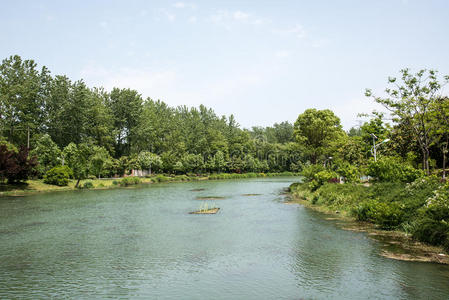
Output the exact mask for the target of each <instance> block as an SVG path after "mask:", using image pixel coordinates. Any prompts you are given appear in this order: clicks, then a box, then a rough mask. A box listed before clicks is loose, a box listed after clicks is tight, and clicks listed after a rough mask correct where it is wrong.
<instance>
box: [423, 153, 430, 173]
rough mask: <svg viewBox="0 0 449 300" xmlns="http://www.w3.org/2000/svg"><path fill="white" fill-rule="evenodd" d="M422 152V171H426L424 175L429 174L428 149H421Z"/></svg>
mask: <svg viewBox="0 0 449 300" xmlns="http://www.w3.org/2000/svg"><path fill="white" fill-rule="evenodd" d="M422 154H423V158H422V164H423V170H424V172H426V175H429V174H430V167H429V156H430V154H429V149H423V151H422Z"/></svg>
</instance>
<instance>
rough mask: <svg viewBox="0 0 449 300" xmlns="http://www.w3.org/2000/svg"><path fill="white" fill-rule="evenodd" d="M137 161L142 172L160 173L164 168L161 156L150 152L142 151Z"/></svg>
mask: <svg viewBox="0 0 449 300" xmlns="http://www.w3.org/2000/svg"><path fill="white" fill-rule="evenodd" d="M137 161H138V163H139V165H140V168H141V169H142V170H152V171H155V172H157V171H160V170H161V168H162V164H163V162H162V159H161V158H160V157H159V155H157V154H154V153H151V152H149V151H141V152H140V153H139V155H138V156H137Z"/></svg>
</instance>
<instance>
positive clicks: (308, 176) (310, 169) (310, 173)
mask: <svg viewBox="0 0 449 300" xmlns="http://www.w3.org/2000/svg"><path fill="white" fill-rule="evenodd" d="M323 170H325V168H324V167H323V166H322V165H321V164H316V165H306V166H304V168H303V169H302V171H301V176H303V177H304V181H306V182H309V181H312V180H313V179H314V178H315V174H316V173H318V172H320V171H323Z"/></svg>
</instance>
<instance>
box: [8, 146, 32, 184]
mask: <svg viewBox="0 0 449 300" xmlns="http://www.w3.org/2000/svg"><path fill="white" fill-rule="evenodd" d="M37 164H38V163H37V159H36V157H29V156H28V148H26V147H23V146H22V147H20V149H19V151H18V152H15V151H14V150H9V149H8V147H7V146H6V145H5V144H3V145H0V177H1V179H2V181H4V180H5V179H7V180H8V183H16V182H20V181H23V180H27V179H28V178H29V177H30V176H33V175H35V173H36V166H37Z"/></svg>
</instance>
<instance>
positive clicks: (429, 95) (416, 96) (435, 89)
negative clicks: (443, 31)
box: [365, 69, 449, 174]
mask: <svg viewBox="0 0 449 300" xmlns="http://www.w3.org/2000/svg"><path fill="white" fill-rule="evenodd" d="M400 73H401V77H400V79H399V80H398V79H397V78H396V77H390V78H389V79H388V82H389V84H390V86H391V87H388V88H387V89H386V90H385V92H386V93H387V97H380V96H375V95H374V94H373V93H372V91H371V90H370V89H367V90H366V92H365V95H366V96H367V97H371V98H372V99H374V101H376V102H377V103H380V104H382V105H383V106H385V107H386V108H387V109H388V110H390V111H391V113H392V114H393V115H394V116H395V117H396V121H397V122H406V124H407V125H408V126H409V129H410V131H411V132H412V134H413V135H414V137H415V139H416V140H417V141H418V145H419V148H420V150H421V154H422V158H423V160H422V166H423V170H424V171H425V172H426V173H427V174H429V173H430V166H429V158H430V146H431V145H432V144H433V143H434V142H435V138H436V137H435V136H434V135H432V131H433V130H434V128H433V123H432V118H431V115H432V106H433V103H434V102H435V101H436V99H437V98H439V97H441V94H440V93H441V86H442V84H446V83H448V82H449V76H444V78H443V79H442V80H441V79H440V78H439V77H438V72H437V71H434V70H420V71H418V72H417V73H415V74H413V73H411V72H410V70H409V69H403V70H401V72H400Z"/></svg>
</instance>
